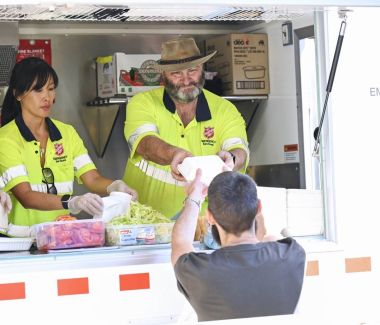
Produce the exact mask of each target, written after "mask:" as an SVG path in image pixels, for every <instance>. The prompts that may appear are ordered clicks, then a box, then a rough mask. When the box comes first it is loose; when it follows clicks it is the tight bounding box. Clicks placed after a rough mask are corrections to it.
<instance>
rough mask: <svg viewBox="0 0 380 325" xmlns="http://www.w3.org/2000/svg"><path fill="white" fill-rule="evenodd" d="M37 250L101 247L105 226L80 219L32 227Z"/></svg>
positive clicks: (92, 220) (94, 221)
mask: <svg viewBox="0 0 380 325" xmlns="http://www.w3.org/2000/svg"><path fill="white" fill-rule="evenodd" d="M34 230H35V233H36V243H37V248H38V249H39V250H49V249H65V248H78V247H95V246H103V245H104V243H105V226H104V222H103V221H102V220H98V219H82V220H73V221H57V222H45V223H39V224H37V225H34Z"/></svg>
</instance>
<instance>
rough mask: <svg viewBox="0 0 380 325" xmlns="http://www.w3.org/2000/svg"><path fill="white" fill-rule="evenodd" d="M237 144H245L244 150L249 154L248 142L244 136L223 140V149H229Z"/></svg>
mask: <svg viewBox="0 0 380 325" xmlns="http://www.w3.org/2000/svg"><path fill="white" fill-rule="evenodd" d="M237 145H239V146H240V145H243V147H244V150H245V151H246V152H247V155H248V154H249V149H248V143H247V142H246V141H244V140H243V139H242V138H230V139H227V140H226V141H224V142H223V144H222V150H223V151H228V150H229V149H230V148H232V147H235V146H237Z"/></svg>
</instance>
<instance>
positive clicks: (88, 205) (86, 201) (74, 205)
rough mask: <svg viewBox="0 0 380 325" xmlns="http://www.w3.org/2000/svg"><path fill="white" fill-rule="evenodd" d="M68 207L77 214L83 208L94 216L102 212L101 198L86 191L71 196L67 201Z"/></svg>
mask: <svg viewBox="0 0 380 325" xmlns="http://www.w3.org/2000/svg"><path fill="white" fill-rule="evenodd" d="M68 207H69V210H70V212H71V213H73V214H78V213H79V212H81V211H82V210H83V211H85V212H87V213H88V214H90V215H92V216H95V215H100V214H102V213H103V200H102V198H101V197H100V196H99V195H97V194H94V193H86V194H84V195H79V196H73V197H72V198H71V199H70V200H69V202H68Z"/></svg>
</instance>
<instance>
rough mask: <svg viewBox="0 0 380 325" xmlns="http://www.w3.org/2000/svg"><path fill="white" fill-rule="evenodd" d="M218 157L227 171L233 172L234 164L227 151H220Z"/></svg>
mask: <svg viewBox="0 0 380 325" xmlns="http://www.w3.org/2000/svg"><path fill="white" fill-rule="evenodd" d="M218 156H219V157H220V158H221V159H222V160H223V161H224V164H225V165H226V166H227V168H228V169H229V170H233V169H234V167H235V162H234V158H233V156H232V154H231V153H230V152H229V151H224V150H221V151H219V152H218Z"/></svg>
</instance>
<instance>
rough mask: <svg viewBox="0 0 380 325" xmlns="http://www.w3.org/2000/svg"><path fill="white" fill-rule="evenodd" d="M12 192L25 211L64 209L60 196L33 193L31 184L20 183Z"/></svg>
mask: <svg viewBox="0 0 380 325" xmlns="http://www.w3.org/2000/svg"><path fill="white" fill-rule="evenodd" d="M11 191H12V193H13V195H14V196H15V198H16V199H17V201H19V202H20V203H21V205H22V206H23V207H24V208H25V209H35V210H42V211H49V210H60V209H62V203H61V197H60V196H58V195H55V194H48V193H41V192H37V191H33V190H32V188H31V186H30V183H27V182H23V183H20V184H18V185H16V186H15V187H13V188H12V189H11Z"/></svg>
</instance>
